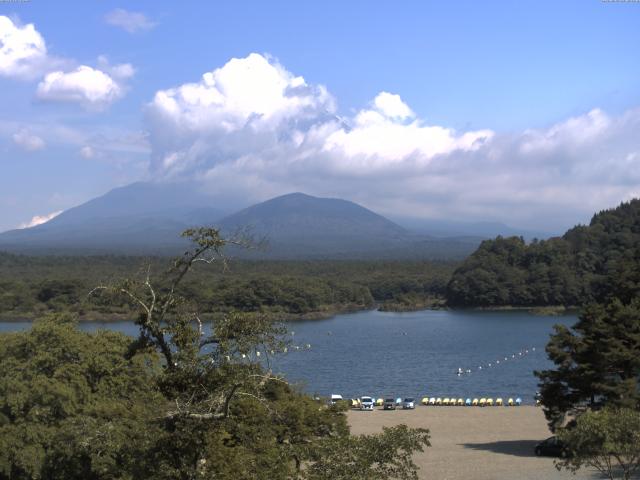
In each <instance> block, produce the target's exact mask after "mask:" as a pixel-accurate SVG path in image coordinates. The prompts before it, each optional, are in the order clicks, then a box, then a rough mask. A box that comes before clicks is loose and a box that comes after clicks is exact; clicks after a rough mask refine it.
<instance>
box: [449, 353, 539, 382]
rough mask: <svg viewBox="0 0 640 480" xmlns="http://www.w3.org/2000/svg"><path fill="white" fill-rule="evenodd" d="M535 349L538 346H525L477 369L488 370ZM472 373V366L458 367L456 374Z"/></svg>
mask: <svg viewBox="0 0 640 480" xmlns="http://www.w3.org/2000/svg"><path fill="white" fill-rule="evenodd" d="M535 351H536V347H531V348H525V349H524V350H520V351H519V352H518V353H517V354H516V353H513V354H511V355H506V356H505V357H503V358H499V359H497V360H496V361H495V362H489V363H486V364H484V365H479V366H478V369H477V370H478V371H482V370H483V369H485V370H486V369H487V368H492V367H497V366H498V365H500V362H502V363H504V362H507V361H509V360H510V359H511V360H516V359H519V358H522V357H524V356H526V355H528V354H529V353H530V352H535ZM470 373H471V369H470V368H467V369H463V368H458V370H456V375H458V376H462V375H464V374H470Z"/></svg>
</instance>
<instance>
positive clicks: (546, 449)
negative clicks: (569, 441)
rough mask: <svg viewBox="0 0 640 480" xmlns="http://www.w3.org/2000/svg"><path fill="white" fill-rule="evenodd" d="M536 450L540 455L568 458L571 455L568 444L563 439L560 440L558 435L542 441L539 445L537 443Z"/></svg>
mask: <svg viewBox="0 0 640 480" xmlns="http://www.w3.org/2000/svg"><path fill="white" fill-rule="evenodd" d="M534 452H535V454H536V455H537V456H538V457H541V456H543V455H544V456H545V457H560V458H567V457H568V456H569V450H568V449H567V446H566V445H565V444H564V443H562V441H561V440H559V439H558V437H549V438H547V439H546V440H544V441H542V442H540V443H539V444H538V445H536V448H535V450H534Z"/></svg>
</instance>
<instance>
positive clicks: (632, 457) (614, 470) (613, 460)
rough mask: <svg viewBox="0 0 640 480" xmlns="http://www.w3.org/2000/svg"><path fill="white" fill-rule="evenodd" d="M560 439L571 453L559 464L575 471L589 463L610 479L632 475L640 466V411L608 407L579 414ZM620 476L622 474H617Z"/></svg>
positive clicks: (562, 432)
mask: <svg viewBox="0 0 640 480" xmlns="http://www.w3.org/2000/svg"><path fill="white" fill-rule="evenodd" d="M558 436H559V438H560V439H561V440H562V441H563V442H564V443H565V444H566V445H567V447H568V449H569V451H570V456H569V458H566V459H565V460H563V461H561V462H559V463H558V464H557V466H558V468H565V469H568V470H571V471H572V472H575V471H577V470H578V469H580V468H582V467H584V466H587V467H591V468H595V469H596V470H598V471H599V472H601V473H602V474H604V475H605V476H606V477H607V478H610V479H612V480H613V479H614V478H623V479H625V480H629V479H631V478H633V475H634V473H635V472H636V471H639V469H640V412H638V411H637V410H632V409H614V408H605V409H604V410H601V411H597V412H586V413H584V414H582V415H580V416H579V417H578V418H577V420H576V422H575V425H573V426H572V427H571V428H565V429H563V430H562V431H561V432H560V433H559V435H558ZM618 475H619V477H618Z"/></svg>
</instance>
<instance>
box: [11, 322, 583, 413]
mask: <svg viewBox="0 0 640 480" xmlns="http://www.w3.org/2000/svg"><path fill="white" fill-rule="evenodd" d="M576 320H577V318H576V316H574V315H565V316H561V317H547V316H539V315H533V314H531V313H528V312H522V311H518V312H505V311H500V312H492V311H483V312H477V311H432V310H426V311H420V312H408V313H393V312H378V311H366V312H358V313H352V314H345V315H338V316H336V317H334V318H331V319H328V320H314V321H308V322H295V323H290V324H288V328H289V330H291V331H292V333H293V334H292V335H291V338H292V340H293V344H294V345H298V346H300V347H301V348H300V350H295V348H292V349H290V352H289V353H288V354H286V355H282V356H280V357H279V358H278V359H277V360H276V361H275V364H274V370H276V371H278V372H281V373H283V374H285V375H286V377H287V378H288V379H289V380H290V381H294V382H297V383H300V384H301V385H302V386H303V388H304V389H305V390H306V391H307V392H309V393H312V394H314V393H317V394H319V395H323V396H328V395H330V394H332V393H339V394H342V395H343V396H344V397H345V398H350V397H359V396H363V395H371V396H375V397H384V396H393V397H394V398H395V397H400V396H402V397H404V396H414V397H417V398H422V397H424V396H434V397H456V398H457V397H465V398H466V397H493V398H496V397H503V398H505V400H506V398H509V397H514V398H515V397H521V398H522V400H523V401H524V402H525V403H533V395H534V394H535V392H536V390H537V379H536V378H535V377H534V376H533V371H534V370H540V369H544V368H547V367H549V366H550V365H551V364H550V362H549V361H548V360H547V358H546V355H545V352H544V346H545V345H546V343H547V341H548V339H549V335H550V334H551V333H552V331H553V325H554V324H558V323H561V324H567V325H571V324H573V323H575V322H576ZM29 325H30V323H29V322H0V332H2V331H16V330H24V329H27V328H29ZM81 328H82V329H83V330H87V331H93V330H96V329H99V328H109V329H113V330H117V331H121V332H123V333H126V334H129V335H136V333H137V329H136V327H135V325H133V324H132V323H130V322H116V323H100V322H96V323H83V324H81ZM306 344H310V345H311V348H310V349H306V348H304V347H305V345H306ZM505 358H507V360H504V359H505ZM498 362H499V363H498ZM489 364H491V366H489ZM479 367H482V368H481V369H480V368H479ZM458 368H462V369H463V370H464V371H466V370H471V373H470V374H467V373H465V374H463V375H460V376H458V375H456V371H457V370H458Z"/></svg>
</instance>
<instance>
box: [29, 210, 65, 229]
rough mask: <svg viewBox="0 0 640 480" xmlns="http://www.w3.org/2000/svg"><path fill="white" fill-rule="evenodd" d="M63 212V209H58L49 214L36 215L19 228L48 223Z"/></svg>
mask: <svg viewBox="0 0 640 480" xmlns="http://www.w3.org/2000/svg"><path fill="white" fill-rule="evenodd" d="M62 212H63V210H58V211H56V212H52V213H50V214H48V215H35V216H34V217H32V218H31V220H29V221H28V222H24V223H21V224H20V226H19V227H18V228H31V227H36V226H38V225H42V224H43V223H47V222H48V221H49V220H52V219H53V218H55V217H57V216H58V215H60V214H61V213H62Z"/></svg>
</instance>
